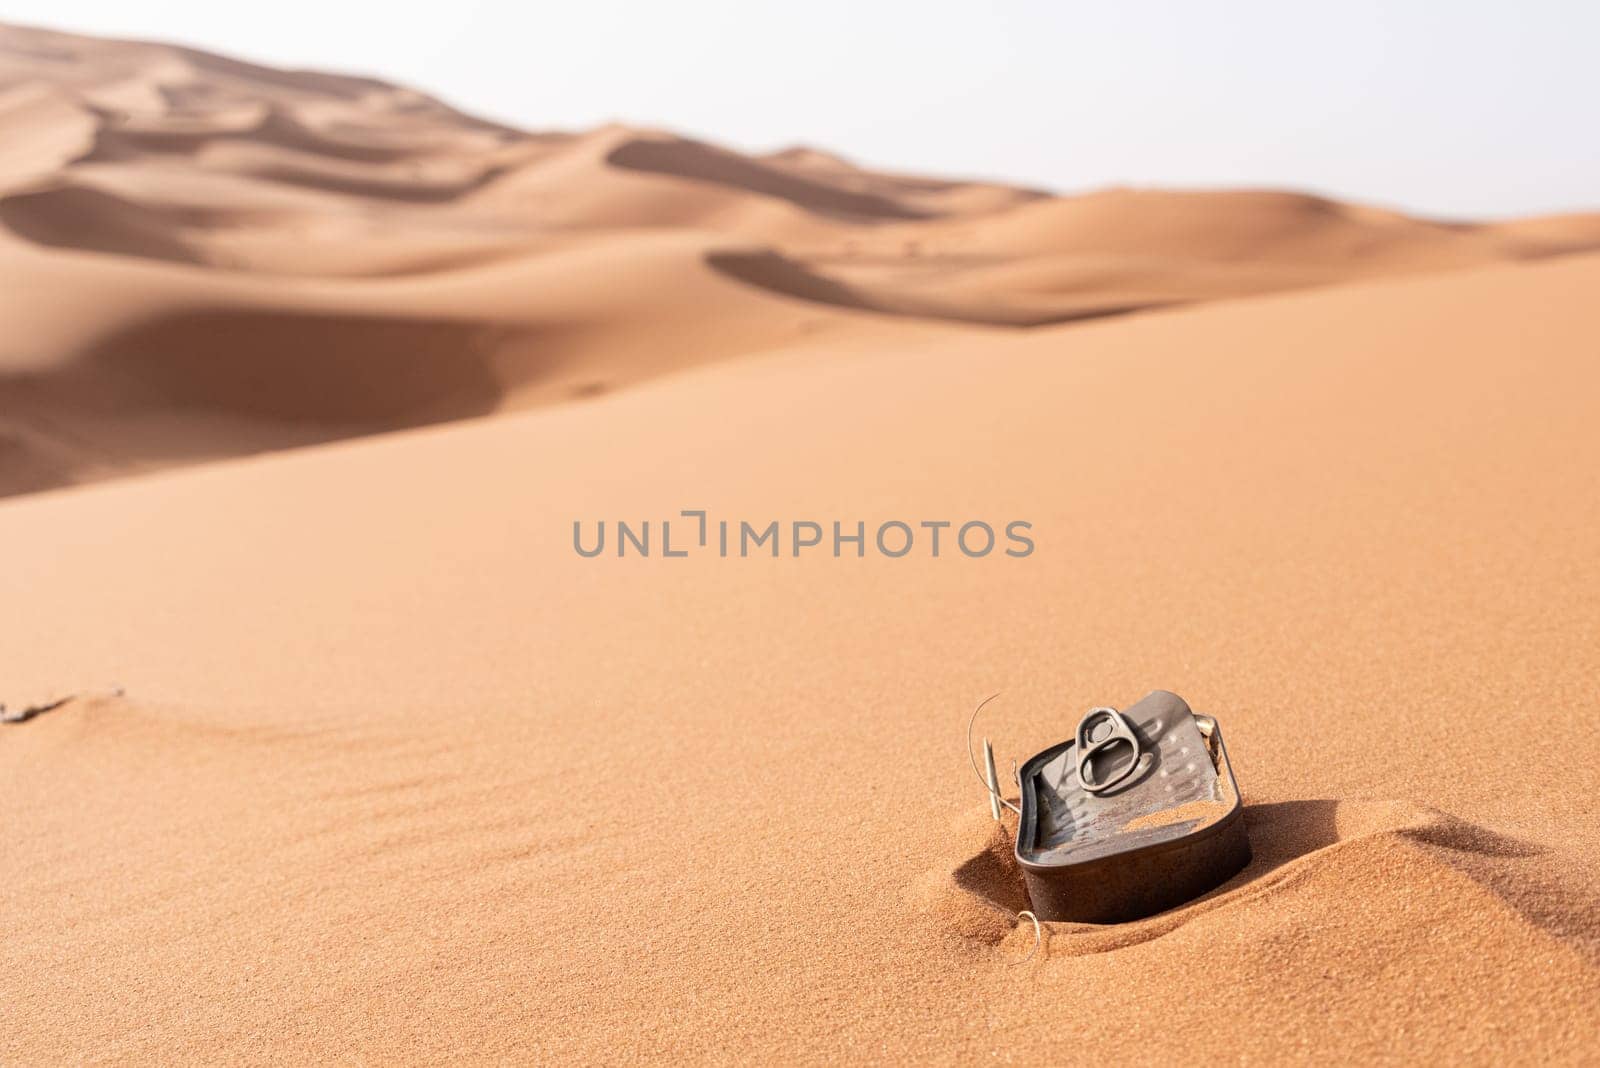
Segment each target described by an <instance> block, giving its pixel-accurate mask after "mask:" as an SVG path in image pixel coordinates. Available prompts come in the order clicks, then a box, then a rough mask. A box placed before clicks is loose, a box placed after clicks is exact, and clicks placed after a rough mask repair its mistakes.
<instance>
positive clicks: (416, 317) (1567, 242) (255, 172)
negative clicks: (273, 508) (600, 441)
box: [0, 27, 1600, 494]
mask: <svg viewBox="0 0 1600 1068" xmlns="http://www.w3.org/2000/svg"><path fill="white" fill-rule="evenodd" d="M0 144H3V145H4V148H3V149H0V283H3V284H0V314H4V315H6V316H7V317H8V319H15V320H18V321H25V322H28V323H29V324H30V328H29V332H28V333H27V334H15V333H14V335H13V337H12V338H11V339H9V340H8V341H6V342H5V343H4V345H5V348H4V349H3V350H0V404H3V405H4V407H3V408H0V418H3V420H4V421H5V425H7V426H9V427H11V428H12V430H11V431H9V432H8V433H10V435H11V436H10V437H9V438H8V439H7V440H9V441H11V442H13V444H12V445H9V446H7V450H8V454H9V455H10V456H11V457H12V459H11V460H9V461H7V463H6V464H5V465H4V466H0V494H4V493H15V492H24V491H31V490H36V489H39V488H41V487H48V486H50V485H58V484H62V483H64V482H68V481H82V480H90V479H98V478H102V477H106V476H109V475H114V474H118V473H128V472H133V471H139V470H145V469H149V468H151V467H156V466H163V465H168V464H174V463H186V462H192V461H194V460H197V459H206V458H215V457H219V456H228V455H238V454H241V453H247V452H254V451H258V450H261V449H271V448H283V447H289V446H293V445H303V444H307V443H310V442H315V441H325V440H329V439H331V438H335V437H342V436H348V435H353V434H365V433H372V432H376V431H383V430H392V429H399V428H403V427H407V426H412V425H415V424H416V423H418V422H420V421H434V420H444V419H452V418H459V417H463V416H481V415H488V414H493V413H498V412H503V411H506V410H510V409H517V408H521V407H526V406H529V405H536V404H548V403H551V402H553V401H559V400H568V399H571V398H573V397H575V396H592V395H594V394H596V393H598V392H604V391H609V390H614V389H617V388H620V387H623V386H627V385H630V384H633V383H635V382H638V381H641V380H643V379H646V378H649V377H651V376H654V375H657V374H661V373H664V372H667V371H673V370H678V369H682V368H685V367H688V366H692V365H694V364H697V363H703V362H709V361H714V360H722V359H727V358H731V357H735V356H746V355H751V354H754V353H758V352H762V351H769V350H772V349H776V348H786V347H793V346H813V347H815V346H818V345H820V344H821V343H822V342H824V341H826V342H827V343H828V344H830V345H832V344H844V343H851V344H854V343H857V342H862V341H864V340H866V339H872V340H874V341H879V340H889V339H891V338H892V339H897V340H899V341H901V342H906V343H910V342H913V341H924V340H929V339H932V338H934V337H936V336H948V337H951V338H955V337H960V336H965V335H966V334H968V333H970V332H971V331H973V330H974V329H980V330H981V329H998V330H1015V329H1019V328H1030V327H1038V326H1042V325H1050V324H1056V323H1065V322H1071V321H1077V320H1086V319H1094V318H1101V317H1105V316H1108V315H1120V314H1126V313H1130V312H1137V311H1143V310H1153V309H1160V308H1166V307H1171V306H1175V305H1181V304H1192V303H1198V302H1204V301H1211V300H1218V299H1226V298H1237V297H1242V296H1249V295H1252V294H1258V293H1265V292H1273V291H1280V290H1285V289H1293V288H1302V287H1308V286H1316V285H1326V284H1330V283H1335V282H1342V281H1348V280H1352V279H1358V278H1368V277H1374V276H1379V275H1390V274H1401V273H1414V272H1423V271H1438V270H1444V269H1458V268H1468V267H1475V266H1482V265H1486V264H1490V263H1495V262H1503V261H1508V260H1525V259H1538V258H1543V257H1548V256H1554V255H1564V254H1571V253H1575V252H1581V251H1583V250H1585V249H1592V248H1600V216H1585V217H1572V218H1561V219H1542V220H1525V221H1519V222H1513V223H1505V224H1494V225H1469V224H1446V223H1439V222H1431V221H1427V220H1419V219H1413V218H1408V217H1405V216H1401V215H1398V214H1395V213H1392V212H1384V211H1379V210H1376V209H1372V208H1366V207H1360V206H1351V205H1345V204H1339V203H1334V202H1331V201H1327V200H1321V199H1318V198H1314V197H1307V196H1300V195H1294V194H1285V193H1273V192H1259V193H1248V192H1246V193H1183V192H1162V191H1133V190H1112V191H1104V192H1098V193H1091V194H1088V195H1083V196H1070V197H1054V196H1048V195H1046V194H1044V193H1041V192H1038V191H1036V190H1027V189H1017V188H1011V187H1007V186H1004V185H999V184H995V183H989V182H964V181H949V180H939V179H930V178H921V177H914V176H906V175H895V174H884V173H879V172H875V171H871V170H868V169H864V168H860V167H857V166H854V165H852V164H850V163H849V162H847V161H845V160H843V159H840V158H839V157H837V156H833V155H830V154H828V153H827V152H825V151H821V150H818V149H813V148H795V149H789V150H784V151H780V152H774V153H770V154H767V155H760V156H757V155H747V154H742V153H739V152H736V151H732V150H729V149H726V148H722V147H718V146H715V145H710V144H705V143H701V142H697V141H693V140H689V139H685V138H682V137H677V136H674V135H672V134H669V133H664V132H659V131H651V130H637V129H629V128H624V127H607V128H603V129H598V130H593V131H588V132H583V133H545V134H530V133H526V132H523V131H519V130H515V129H511V128H508V127H505V126H503V125H499V124H495V123H492V122H486V121H483V120H480V119H477V118H474V117H472V116H468V115H465V114H463V113H461V112H459V111H457V110H456V109H454V108H451V107H449V106H447V105H445V104H442V103H440V102H438V101H435V100H432V99H430V98H428V97H426V96H424V95H422V94H419V93H416V92H414V91H411V90H407V89H405V88H403V87H398V86H393V85H389V84H386V83H384V82H381V81H378V80H375V79H370V78H353V77H345V76H339V75H329V74H320V73H314V72H301V71H278V70H273V69H270V68H266V67H261V66H258V65H253V64H248V63H241V62H238V61H234V60H229V59H226V58H223V57H218V56H210V55H206V54H203V53H200V52H196V51H193V50H190V49H184V48H177V47H171V46H164V45H157V44H144V43H136V42H117V41H102V40H95V39H90V38H84V37H77V36H72V35H67V34H59V33H52V32H49V31H43V30H34V29H24V28H18V27H0ZM173 268H183V269H182V270H178V269H173ZM34 276H37V277H38V278H48V280H49V290H48V296H47V300H45V301H44V302H43V306H41V301H40V294H41V292H43V289H42V283H41V282H40V281H38V280H37V278H35V277H34ZM122 287H126V289H127V292H128V293H129V294H133V293H138V294H141V296H140V297H139V299H137V300H135V299H131V298H129V297H125V296H124V295H121V294H119V293H118V292H115V291H117V290H119V289H120V288H122ZM436 293H437V294H441V295H440V296H437V297H436V296H434V294H436ZM47 319H54V320H56V321H50V322H47V321H45V320H47ZM341 322H343V323H344V325H340V323H341ZM158 350H159V351H158ZM281 350H292V354H286V355H285V357H284V358H283V359H282V360H281V361H275V360H274V357H273V356H272V352H273V351H281ZM275 364H276V365H275ZM430 379H432V380H433V381H434V382H435V383H436V386H437V389H436V392H437V393H438V395H439V396H438V397H437V398H430V397H429V396H427V395H428V394H429V393H430V386H429V380H430ZM296 398H300V399H299V400H297V399H296ZM302 404H303V405H304V406H303V407H299V406H300V405H302ZM23 441H26V442H29V443H30V444H27V445H22V444H17V443H19V442H23ZM46 456H48V457H50V459H48V460H46V459H44V457H46Z"/></svg>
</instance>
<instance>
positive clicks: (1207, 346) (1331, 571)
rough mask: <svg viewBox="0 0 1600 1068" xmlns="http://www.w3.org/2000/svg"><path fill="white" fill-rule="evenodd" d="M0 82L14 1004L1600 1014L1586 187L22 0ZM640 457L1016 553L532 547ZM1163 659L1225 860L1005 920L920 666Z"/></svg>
mask: <svg viewBox="0 0 1600 1068" xmlns="http://www.w3.org/2000/svg"><path fill="white" fill-rule="evenodd" d="M0 130H3V131H4V138H3V144H4V149H3V150H0V176H3V177H0V181H3V182H4V183H5V187H4V192H3V194H0V226H3V228H4V233H3V234H0V272H3V275H4V279H5V283H4V285H3V286H0V301H4V304H5V310H4V314H5V318H6V322H7V324H8V329H7V331H6V333H5V335H4V340H3V345H0V434H3V436H0V472H4V476H5V478H6V479H7V484H6V490H7V491H9V492H11V493H12V494H14V496H12V497H11V498H9V499H7V500H5V501H3V502H0V546H3V547H4V553H3V554H0V604H4V605H5V606H6V608H7V611H5V612H4V613H3V614H0V702H3V703H4V704H5V706H6V710H7V714H8V715H10V716H13V717H15V718H16V719H17V720H18V721H17V722H9V723H0V783H3V788H4V797H5V802H6V809H7V812H8V814H9V819H8V820H7V823H6V827H7V830H6V834H5V842H6V845H5V848H4V850H3V851H0V875H3V878H4V883H5V887H6V895H5V901H6V904H5V908H4V909H3V910H0V1003H3V1004H5V1005H6V1007H7V1012H6V1026H5V1027H4V1028H3V1029H0V1061H3V1062H5V1063H8V1064H10V1063H17V1064H21V1063H50V1062H77V1061H137V1062H163V1063H172V1062H180V1061H183V1062H188V1061H210V1062H215V1061H229V1062H235V1061H251V1062H255V1061H307V1060H318V1061H329V1060H334V1061H362V1062H383V1061H390V1060H400V1061H406V1062H418V1061H437V1060H441V1059H446V1058H450V1059H469V1060H483V1061H487V1060H501V1061H505V1060H510V1061H531V1062H540V1063H557V1062H559V1061H562V1060H567V1061H575V1062H577V1063H629V1062H663V1061H680V1060H682V1061H709V1062H723V1063H729V1062H736V1061H737V1062H741V1063H747V1062H752V1061H755V1062H783V1063H824V1062H826V1063H839V1062H841V1061H844V1062H858V1061H866V1062H894V1061H903V1060H919V1061H930V1062H934V1063H970V1062H972V1061H987V1060H997V1061H1016V1062H1030V1063H1040V1062H1057V1061H1074V1060H1078V1059H1083V1058H1085V1057H1086V1056H1088V1055H1089V1054H1093V1055H1094V1056H1096V1057H1097V1058H1112V1057H1115V1058H1119V1059H1121V1060H1122V1061H1123V1062H1124V1063H1133V1062H1143V1061H1154V1060H1178V1059H1180V1058H1181V1059H1182V1060H1183V1061H1186V1062H1187V1061H1199V1060H1204V1061H1208V1062H1224V1063H1233V1062H1251V1063H1279V1062H1291V1061H1313V1060H1318V1061H1321V1062H1324V1063H1325V1062H1327V1061H1328V1060H1331V1059H1369V1060H1379V1059H1390V1060H1429V1061H1439V1062H1454V1063H1489V1062H1496V1063H1501V1062H1503V1061H1504V1060H1505V1059H1506V1058H1507V1057H1508V1056H1510V1057H1512V1058H1514V1059H1519V1060H1526V1061H1528V1062H1538V1063H1582V1062H1584V1061H1585V1060H1590V1059H1592V1057H1593V1051H1594V1049H1595V1048H1596V1044H1597V1043H1600V1011H1597V1010H1600V877H1597V875H1596V874H1595V873H1596V871H1597V870H1600V867H1597V866H1600V810H1597V802H1596V800H1595V798H1596V795H1597V792H1600V771H1597V770H1596V769H1597V767H1600V728H1597V726H1596V720H1595V717H1594V714H1593V712H1594V707H1593V706H1594V691H1595V680H1596V678H1597V675H1600V563H1597V561H1600V476H1597V473H1600V425H1597V423H1596V419H1595V398H1596V396H1600V365H1597V363H1596V360H1595V358H1594V357H1595V352H1596V342H1597V340H1600V304H1597V303H1596V301H1595V294H1596V292H1600V253H1596V252H1591V251H1588V250H1591V249H1595V248H1596V247H1597V245H1600V222H1597V220H1596V217H1594V216H1575V217H1569V218H1564V219H1542V220H1530V221H1520V222H1508V223H1496V224H1481V225H1480V224H1466V223H1443V222H1434V221H1427V220H1420V219H1414V218H1408V217H1404V216H1400V215H1397V214H1394V213H1389V212H1383V211H1379V210H1376V209H1372V208H1366V207H1361V206H1350V205H1343V204H1338V203H1334V202H1330V201H1326V200H1320V199H1317V198H1313V197H1307V196H1300V195H1295V194H1284V193H1271V192H1260V193H1250V192H1246V193H1169V192H1157V191H1133V190H1119V191H1107V192H1101V193H1094V194H1089V195H1086V196H1081V197H1052V196H1045V195H1042V194H1039V193H1035V192H1031V191H1025V190H1017V189H1008V188H1005V187H1001V186H996V185H989V184H982V183H957V182H936V181H929V180H921V179H912V178H907V177H900V176H892V175H882V174H876V173H870V172H866V171H862V170H858V169H856V168H854V167H852V166H850V165H848V164H846V163H843V162H842V161H838V160H836V159H834V158H832V157H830V156H828V155H826V154H825V153H821V152H817V151H812V150H795V151H791V152H785V153H779V154H775V155H771V156H765V157H752V156H745V155H740V154H737V153H734V152H730V151H725V150H722V149H719V148H715V147H713V146H709V145H703V144H697V143H693V142H689V141H685V140H683V139H679V138H674V137H672V136H670V135H667V134H661V133H655V132H649V131H637V130H624V129H618V128H612V129H605V130H599V131H594V132H591V133H587V134H577V135H541V136H534V135H528V134H524V133H521V132H518V131H514V130H509V129H506V128H503V127H500V126H495V125H492V124H489V123H484V122H480V121H477V120H474V119H471V118H469V117H467V116H463V115H460V114H459V113H456V112H454V111H452V110H450V109H449V108H447V107H445V106H444V105H441V104H438V103H436V102H433V101H431V100H429V99H427V98H424V97H421V96H419V95H418V94H415V93H410V92H407V91H405V90H401V89H396V88H394V87H390V86H387V85H384V84H382V83H378V82H373V81H368V80H362V79H351V78H341V77H334V76H328V75H319V74H306V73H284V72H275V71H268V70H265V69H263V68H257V67H251V66H248V65H245V64H240V63H235V62H232V61H228V60H223V59H219V58H217V57H211V56H204V55H200V54H197V53H193V52H187V51H183V50H180V49H174V48H168V47H164V46H156V45H142V44H122V43H114V42H101V41H92V40H88V39H84V38H76V37H67V36H63V35H55V34H48V33H44V32H42V31H32V30H15V29H12V30H5V31H3V32H0ZM1113 313H1115V314H1113ZM425 424H437V425H425ZM380 431H382V432H383V433H377V432H380ZM157 469H161V470H157ZM110 476H121V477H119V478H116V479H114V480H109V481H99V482H98V484H95V485H74V484H75V483H84V482H94V481H98V480H103V479H108V478H110ZM36 491H42V492H36ZM684 509H705V510H706V511H707V512H708V514H709V516H710V517H711V518H712V519H713V520H717V519H727V520H732V521H735V522H737V521H740V520H748V521H751V522H753V523H765V522H767V521H769V520H779V521H781V522H784V523H788V522H790V521H796V520H813V521H817V522H821V523H831V522H832V521H835V520H837V521H842V522H845V523H846V524H850V525H853V524H854V523H855V522H856V521H863V522H865V523H867V524H868V525H869V529H870V528H871V527H875V526H876V525H877V524H879V523H882V522H885V521H888V520H895V519H903V520H906V521H910V522H917V521H920V520H950V521H953V522H955V523H957V524H960V523H962V522H965V521H968V520H983V521H987V522H990V523H991V524H994V525H996V526H997V527H998V526H1002V525H1003V524H1005V523H1006V522H1008V521H1010V520H1016V519H1020V520H1026V521H1028V522H1030V523H1031V524H1032V528H1031V529H1032V534H1033V538H1034V540H1035V542H1036V551H1034V552H1033V553H1032V554H1031V555H1029V556H1027V557H1025V558H1020V559H1019V558H1011V557H1006V556H1004V555H1003V554H1000V553H995V554H991V555H989V556H985V557H983V558H981V559H972V558H967V557H964V556H962V555H961V554H959V553H952V552H949V551H946V552H945V553H944V554H942V555H941V556H939V557H937V558H935V557H933V556H931V555H930V554H928V553H925V552H922V551H917V552H913V553H911V554H909V555H907V556H906V557H904V558H900V559H891V558H887V557H885V556H883V555H881V554H879V553H875V552H869V553H868V554H867V555H866V556H865V557H864V558H856V557H854V556H853V555H849V554H848V553H847V554H846V555H845V556H843V557H841V558H835V557H834V556H833V555H832V554H831V552H829V551H827V550H826V549H823V550H813V551H803V552H802V553H801V554H800V555H798V556H794V555H791V554H790V553H789V551H788V549H787V545H786V547H785V551H784V553H783V555H782V556H780V557H779V558H776V559H774V558H771V557H769V556H762V555H758V556H753V557H750V558H721V557H719V556H718V555H716V554H715V553H711V552H706V551H701V552H695V553H691V554H690V555H689V556H687V557H685V558H681V559H665V558H663V557H661V556H660V554H659V552H657V553H656V554H654V555H652V556H651V557H649V558H640V557H638V556H628V557H625V558H618V557H617V556H616V555H615V554H614V553H613V552H607V553H604V554H602V555H601V556H599V557H596V558H593V559H586V558H583V557H581V556H579V555H578V554H577V553H576V552H575V551H574V549H573V542H572V537H573V524H574V522H575V521H581V522H582V523H584V524H586V525H587V526H588V528H589V529H591V530H592V529H593V524H595V523H597V522H598V521H599V520H602V519H603V520H606V521H608V522H612V523H614V522H616V521H618V520H626V521H628V522H630V523H635V524H638V523H642V522H643V521H645V520H650V521H651V522H652V523H653V524H659V523H660V522H661V521H662V520H666V519H679V517H680V513H681V511H682V510H684ZM657 529H658V530H659V526H658V527H657ZM679 529H680V528H679V527H677V526H675V527H674V533H675V534H677V533H678V531H679ZM1158 687H1159V688H1165V689H1171V690H1174V691H1176V692H1178V693H1180V694H1182V695H1183V696H1184V697H1185V698H1186V699H1187V700H1188V701H1189V702H1190V703H1191V704H1192V705H1193V706H1194V707H1195V708H1196V709H1197V710H1198V711H1201V712H1205V713H1208V714H1211V715H1214V716H1216V717H1217V718H1218V720H1219V721H1220V723H1221V725H1222V728H1223V731H1224V732H1225V734H1226V737H1227V743H1228V748H1229V751H1230V753H1231V755H1232V759H1233V764H1234V769H1235V771H1236V773H1237V775H1238V778H1239V782H1240V786H1241V789H1242V793H1243V798H1244V802H1245V805H1246V819H1247V821H1248V825H1249V830H1250V836H1251V841H1252V844H1253V846H1254V849H1255V853H1256V857H1255V860H1254V861H1253V862H1252V864H1251V865H1250V866H1249V867H1248V868H1247V869H1246V870H1245V871H1244V872H1242V873H1241V874H1240V875H1239V876H1237V877H1235V878H1234V879H1233V880H1231V881H1230V882H1228V883H1227V884H1225V885H1224V886H1223V887H1221V888H1219V890H1217V891H1216V892H1214V893H1213V894H1211V895H1208V896H1207V897H1205V898H1203V899H1201V900H1199V901H1196V902H1194V903H1192V904H1189V905H1186V906H1183V907H1181V908H1178V909H1176V910H1173V911H1171V912H1168V913H1164V914H1162V915H1159V916H1156V917H1152V918H1150V919H1148V920H1144V921H1139V922H1136V923H1131V924H1123V925H1115V926H1109V927H1096V926H1091V925H1074V924H1047V925H1045V927H1044V931H1043V938H1042V940H1041V944H1040V945H1039V947H1038V948H1037V950H1035V947H1034V942H1035V938H1034V931H1033V927H1032V925H1031V924H1030V923H1029V922H1028V921H1027V920H1026V919H1021V920H1019V918H1018V915H1017V913H1018V912H1019V911H1020V910H1022V909H1024V908H1026V907H1027V902H1026V898H1025V896H1024V894H1023V890H1022V883H1021V880H1020V878H1019V877H1018V875H1017V873H1016V871H1015V870H1014V868H1013V867H1012V865H1011V862H1010V860H1009V856H1010V843H1009V839H1008V837H1007V834H1008V830H1007V828H1006V827H1002V826H1001V825H999V824H996V823H994V822H993V821H992V820H991V819H990V817H989V809H988V804H987V802H986V800H985V797H984V793H983V790H982V788H981V787H980V786H979V784H978V783H977V782H976V781H974V779H973V776H972V773H971V769H970V767H969V766H968V763H967V756H966V754H965V753H964V752H963V751H962V730H963V727H964V724H965V718H966V715H967V714H968V713H969V712H970V710H971V709H972V707H973V705H974V704H975V703H976V702H977V701H978V700H980V699H982V698H983V697H986V696H988V695H989V694H991V693H994V692H997V691H998V692H1000V694H1001V697H1000V698H999V699H998V700H996V701H995V702H994V703H993V704H992V705H991V706H990V707H989V709H988V710H986V713H985V723H984V728H983V729H984V731H985V733H987V734H988V735H989V736H990V737H992V738H993V740H994V742H995V745H996V749H997V751H998V753H999V754H1000V757H1001V764H1002V767H1009V764H1010V761H1011V760H1013V759H1015V760H1018V761H1020V760H1022V759H1025V758H1026V757H1028V756H1031V755H1032V754H1033V753H1035V752H1037V751H1039V750H1041V749H1043V748H1044V747H1045V746H1047V745H1049V744H1052V743H1054V742H1056V741H1059V740H1061V739H1062V738H1063V737H1065V736H1067V735H1068V734H1070V732H1071V730H1072V727H1073V725H1074V724H1075V723H1076V722H1077V719H1078V717H1079V716H1080V715H1081V714H1082V712H1083V711H1084V710H1085V709H1087V708H1088V707H1089V706H1091V705H1095V704H1105V703H1110V704H1116V705H1126V704H1130V703H1132V702H1133V701H1134V700H1136V699H1137V698H1138V697H1140V696H1142V695H1143V694H1144V693H1145V692H1147V691H1149V690H1151V689H1154V688H1158ZM34 710H41V711H37V714H29V713H30V712H33V711H34ZM24 716H26V718H25V719H24V718H23V717H24Z"/></svg>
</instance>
